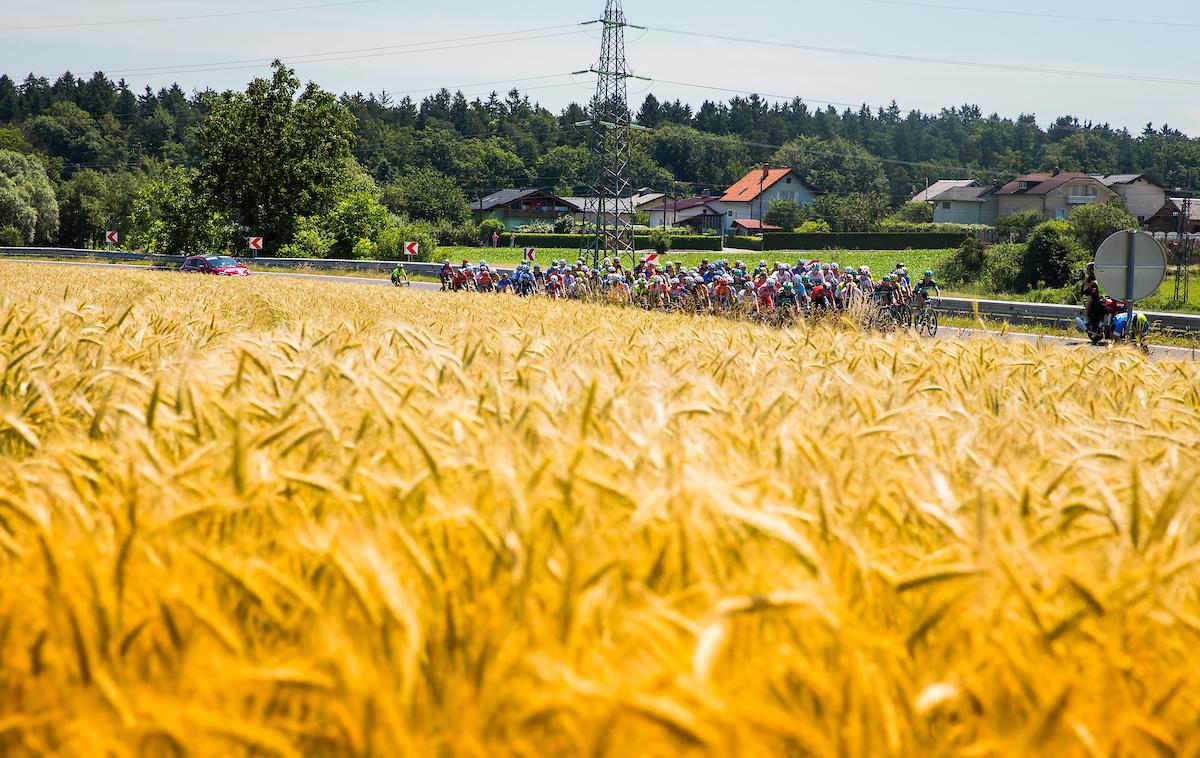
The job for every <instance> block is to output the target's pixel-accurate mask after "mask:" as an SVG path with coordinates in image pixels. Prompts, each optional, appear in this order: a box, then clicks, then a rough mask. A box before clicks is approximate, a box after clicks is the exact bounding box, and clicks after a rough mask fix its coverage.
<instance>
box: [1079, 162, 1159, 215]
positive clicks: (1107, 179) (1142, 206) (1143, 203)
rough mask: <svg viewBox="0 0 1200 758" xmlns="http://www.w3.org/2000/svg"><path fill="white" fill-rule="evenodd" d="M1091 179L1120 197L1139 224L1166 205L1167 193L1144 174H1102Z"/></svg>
mask: <svg viewBox="0 0 1200 758" xmlns="http://www.w3.org/2000/svg"><path fill="white" fill-rule="evenodd" d="M1093 178H1095V179H1096V180H1097V181H1099V182H1100V183H1101V184H1103V185H1104V186H1105V187H1108V188H1109V189H1110V190H1112V191H1113V192H1116V193H1117V194H1118V195H1120V196H1121V199H1122V200H1124V201H1125V207H1126V208H1128V209H1129V212H1130V213H1131V214H1133V215H1134V216H1136V217H1137V220H1138V221H1139V222H1140V223H1143V224H1144V223H1146V222H1147V221H1149V220H1150V219H1151V218H1152V217H1153V216H1155V215H1156V214H1157V213H1158V212H1159V211H1160V210H1162V207H1163V206H1164V205H1166V203H1167V191H1166V190H1165V189H1163V188H1162V187H1160V186H1158V185H1157V184H1155V183H1154V182H1153V181H1151V180H1150V179H1149V178H1147V177H1146V176H1145V175H1144V174H1102V175H1093Z"/></svg>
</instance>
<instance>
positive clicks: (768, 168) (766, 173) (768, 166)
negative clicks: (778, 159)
mask: <svg viewBox="0 0 1200 758" xmlns="http://www.w3.org/2000/svg"><path fill="white" fill-rule="evenodd" d="M770 175H771V164H770V163H764V164H763V174H762V180H763V181H764V182H765V181H766V180H767V177H768V176H770Z"/></svg>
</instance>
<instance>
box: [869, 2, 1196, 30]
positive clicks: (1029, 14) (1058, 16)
mask: <svg viewBox="0 0 1200 758" xmlns="http://www.w3.org/2000/svg"><path fill="white" fill-rule="evenodd" d="M863 2H867V3H875V4H877V5H903V6H907V7H910V8H929V9H932V10H940V11H961V12H965V13H989V14H993V15H999V16H1020V17H1024V18H1048V19H1054V20H1057V21H1095V22H1099V23H1114V24H1138V25H1142V26H1165V27H1168V28H1172V29H1180V28H1184V29H1186V28H1192V29H1196V28H1200V24H1193V23H1188V22H1186V21H1154V20H1152V19H1145V18H1112V17H1105V16H1070V15H1066V14H1062V13H1039V12H1036V11H1014V10H1007V9H1003V8H968V7H966V6H961V5H938V4H935V3H919V2H912V0H863Z"/></svg>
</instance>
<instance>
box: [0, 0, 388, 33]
mask: <svg viewBox="0 0 1200 758" xmlns="http://www.w3.org/2000/svg"><path fill="white" fill-rule="evenodd" d="M380 2H383V0H347V2H340V3H318V4H316V5H293V6H290V7H287V8H264V9H262V10H255V11H229V12H226V13H202V14H198V15H194V16H159V17H157V18H127V19H121V20H118V21H83V22H78V23H73V24H37V25H33V26H9V27H5V28H2V29H0V32H31V31H38V30H43V29H84V28H90V27H97V26H121V25H124V24H158V23H163V22H167V21H198V20H201V19H206V18H230V17H233V16H261V15H266V14H271V13H291V12H293V11H309V10H317V9H320V8H341V7H344V6H347V5H368V4H371V3H380Z"/></svg>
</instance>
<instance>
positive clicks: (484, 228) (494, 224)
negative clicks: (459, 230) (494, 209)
mask: <svg viewBox="0 0 1200 758" xmlns="http://www.w3.org/2000/svg"><path fill="white" fill-rule="evenodd" d="M505 231H506V227H505V226H504V222H503V221H501V220H499V219H495V218H485V219H484V220H483V221H480V222H479V240H487V241H488V242H489V243H490V242H491V239H492V235H493V234H504V232H505ZM479 240H476V242H478V241H479Z"/></svg>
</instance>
